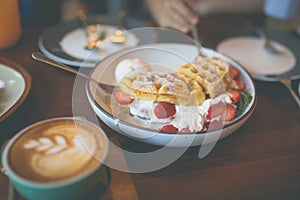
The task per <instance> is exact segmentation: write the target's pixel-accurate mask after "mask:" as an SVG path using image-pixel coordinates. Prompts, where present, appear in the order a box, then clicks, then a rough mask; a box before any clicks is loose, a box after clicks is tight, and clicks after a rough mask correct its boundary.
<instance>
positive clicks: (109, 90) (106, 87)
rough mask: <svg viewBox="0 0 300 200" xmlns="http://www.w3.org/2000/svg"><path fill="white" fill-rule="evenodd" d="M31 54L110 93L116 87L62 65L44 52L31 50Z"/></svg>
mask: <svg viewBox="0 0 300 200" xmlns="http://www.w3.org/2000/svg"><path fill="white" fill-rule="evenodd" d="M31 56H32V58H33V59H35V60H37V61H40V62H43V63H46V64H49V65H52V66H54V67H57V68H59V69H62V70H65V71H68V72H71V73H73V74H76V75H78V76H80V77H82V78H85V79H86V80H88V81H90V82H92V83H94V84H96V85H98V86H99V87H100V88H101V89H102V90H103V91H104V92H106V93H112V92H113V91H114V89H115V87H116V86H114V85H110V84H106V83H102V82H98V81H96V80H95V79H93V78H91V77H89V76H88V75H86V74H84V73H81V72H79V71H77V70H75V69H73V68H71V67H69V66H67V65H64V64H62V63H59V62H57V61H55V60H52V59H51V58H48V57H47V56H45V55H44V54H42V53H40V52H33V53H32V54H31Z"/></svg>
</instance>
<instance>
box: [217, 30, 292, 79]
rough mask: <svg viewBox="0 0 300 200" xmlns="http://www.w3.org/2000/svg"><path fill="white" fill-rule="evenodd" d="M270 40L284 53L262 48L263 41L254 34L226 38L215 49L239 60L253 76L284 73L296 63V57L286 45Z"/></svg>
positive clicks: (259, 77)
mask: <svg viewBox="0 0 300 200" xmlns="http://www.w3.org/2000/svg"><path fill="white" fill-rule="evenodd" d="M271 42H272V44H273V45H274V47H275V48H277V49H278V50H281V51H284V52H286V54H284V55H274V54H270V53H269V52H268V51H266V49H264V47H263V41H262V40H261V39H260V38H258V37H254V36H239V37H231V38H227V39H225V40H223V41H222V42H220V43H219V44H218V46H217V50H218V51H219V52H221V53H224V54H226V55H228V56H229V57H231V58H233V59H235V60H237V61H238V62H240V63H241V64H242V65H243V66H244V67H245V68H246V69H247V70H248V71H249V72H250V73H251V74H252V76H253V77H254V78H256V79H261V77H264V76H265V75H269V74H272V75H279V74H283V73H286V72H288V71H290V70H292V69H293V68H294V66H295V64H296V57H295V55H294V53H293V52H292V51H291V50H290V49H289V48H288V47H286V46H285V45H283V44H281V43H279V42H276V41H273V40H271Z"/></svg>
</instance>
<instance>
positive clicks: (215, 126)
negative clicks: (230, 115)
mask: <svg viewBox="0 0 300 200" xmlns="http://www.w3.org/2000/svg"><path fill="white" fill-rule="evenodd" d="M205 127H206V129H207V130H208V131H210V130H216V129H221V128H222V127H223V123H222V122H220V121H219V120H213V121H210V122H207V123H206V124H205Z"/></svg>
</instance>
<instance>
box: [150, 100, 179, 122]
mask: <svg viewBox="0 0 300 200" xmlns="http://www.w3.org/2000/svg"><path fill="white" fill-rule="evenodd" d="M175 113H176V108H175V105H174V104H171V103H167V102H159V103H158V104H157V105H156V106H155V108H154V114H155V116H156V117H157V118H158V119H165V118H168V117H171V116H173V115H175Z"/></svg>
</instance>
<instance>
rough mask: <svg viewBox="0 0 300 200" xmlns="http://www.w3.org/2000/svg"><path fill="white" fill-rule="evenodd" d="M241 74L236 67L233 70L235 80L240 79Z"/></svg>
mask: <svg viewBox="0 0 300 200" xmlns="http://www.w3.org/2000/svg"><path fill="white" fill-rule="evenodd" d="M240 73H241V72H240V70H238V69H237V68H234V67H232V68H231V77H232V78H233V79H237V78H238V77H239V75H240Z"/></svg>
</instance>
